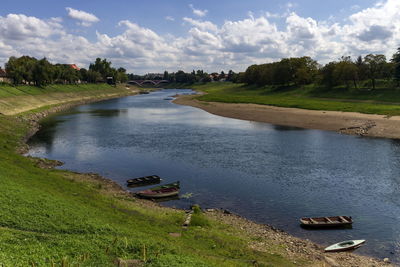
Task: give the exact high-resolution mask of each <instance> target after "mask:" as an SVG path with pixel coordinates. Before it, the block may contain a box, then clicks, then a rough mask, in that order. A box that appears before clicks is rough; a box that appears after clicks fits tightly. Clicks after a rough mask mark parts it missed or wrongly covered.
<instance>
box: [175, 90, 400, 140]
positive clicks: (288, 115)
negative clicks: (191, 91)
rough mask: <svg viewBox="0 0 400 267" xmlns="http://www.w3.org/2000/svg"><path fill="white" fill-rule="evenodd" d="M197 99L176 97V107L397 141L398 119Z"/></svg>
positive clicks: (398, 133) (397, 117)
mask: <svg viewBox="0 0 400 267" xmlns="http://www.w3.org/2000/svg"><path fill="white" fill-rule="evenodd" d="M195 97H196V96H192V95H189V96H179V97H178V98H177V99H175V100H174V103H175V104H179V105H188V106H192V107H197V108H201V109H203V110H205V111H207V112H209V113H212V114H215V115H220V116H224V117H229V118H235V119H242V120H250V121H257V122H266V123H272V124H276V125H283V126H294V127H300V128H307V129H318V130H328V131H335V132H339V133H343V134H352V135H362V136H371V137H384V138H394V139H399V138H400V116H393V117H388V116H383V115H374V114H362V113H356V112H340V111H319V110H306V109H297V108H281V107H274V106H266V105H257V104H231V103H219V102H203V101H198V100H196V99H195Z"/></svg>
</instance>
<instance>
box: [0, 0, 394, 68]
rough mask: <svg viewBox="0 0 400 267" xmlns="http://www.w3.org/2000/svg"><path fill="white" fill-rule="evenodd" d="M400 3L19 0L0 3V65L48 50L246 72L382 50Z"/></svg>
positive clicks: (57, 56) (65, 55) (78, 59)
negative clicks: (288, 60)
mask: <svg viewBox="0 0 400 267" xmlns="http://www.w3.org/2000/svg"><path fill="white" fill-rule="evenodd" d="M398 2H400V1H398V0H383V1H376V0H362V1H361V0H347V1H345V0H336V1H320V0H319V1H317V0H308V1H307V0H298V1H278V0H269V1H266V0H264V1H262V0H253V1H237V0H231V1H225V0H222V1H211V0H204V1H186V0H168V1H165V0H164V1H161V0H157V1H132V0H131V1H128V0H114V1H103V0H96V1H95V0H87V1H78V0H73V1H62V0H61V1H54V0H37V1H31V0H26V1H20V0H14V1H9V0H3V1H2V6H1V9H0V64H4V63H5V62H6V61H7V60H8V58H9V57H10V56H21V55H24V54H27V55H31V56H35V57H47V58H48V59H49V60H50V61H52V62H55V63H56V62H57V63H58V62H60V63H77V64H78V65H80V66H81V67H87V65H88V63H89V62H91V61H93V60H94V59H95V58H96V57H106V58H108V59H110V60H111V61H112V62H113V64H114V65H116V66H123V67H125V68H127V69H128V71H130V72H134V73H145V72H161V71H163V70H165V69H166V70H169V71H176V70H177V69H184V70H186V71H189V70H191V69H204V70H206V71H221V70H225V71H227V70H229V69H233V70H235V71H243V70H244V69H245V68H246V67H247V66H248V65H251V64H254V63H263V62H270V61H274V60H279V59H280V58H282V57H290V56H305V55H306V56H311V57H313V58H314V59H317V60H319V61H320V62H321V63H326V62H329V61H332V60H337V59H338V58H339V57H341V56H343V55H350V56H353V57H355V56H358V55H365V54H367V53H383V54H385V55H387V57H390V56H391V54H392V53H393V52H394V51H395V50H396V48H397V46H399V45H400V29H399V26H397V25H399V24H400V3H398Z"/></svg>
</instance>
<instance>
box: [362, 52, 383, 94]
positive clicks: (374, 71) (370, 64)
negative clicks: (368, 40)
mask: <svg viewBox="0 0 400 267" xmlns="http://www.w3.org/2000/svg"><path fill="white" fill-rule="evenodd" d="M364 62H365V64H366V66H367V71H368V72H367V73H368V78H369V79H371V82H372V89H375V83H376V78H377V77H379V75H380V74H381V72H382V69H383V67H384V65H385V63H386V57H385V56H384V55H378V54H376V55H373V54H369V55H366V56H365V57H364Z"/></svg>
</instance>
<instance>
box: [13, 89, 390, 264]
mask: <svg viewBox="0 0 400 267" xmlns="http://www.w3.org/2000/svg"><path fill="white" fill-rule="evenodd" d="M137 93H138V92H130V93H124V94H121V95H115V94H114V95H112V96H103V97H101V98H93V99H84V100H81V101H73V102H65V103H60V104H57V105H55V106H51V107H41V108H40V111H37V112H35V111H34V110H32V111H29V112H24V113H23V114H17V115H15V116H16V117H18V118H19V119H21V120H22V121H23V122H24V123H26V124H27V126H28V131H27V133H26V135H25V137H24V138H23V140H21V145H20V147H19V148H18V150H17V152H18V153H20V154H24V153H26V152H27V151H28V149H29V146H28V145H27V144H26V142H27V141H28V140H29V138H30V137H32V136H33V135H34V134H35V133H36V132H37V131H38V130H39V128H40V121H41V120H42V119H44V118H46V117H47V116H49V115H52V114H55V113H57V112H62V111H66V110H68V109H70V108H72V107H75V106H79V105H84V104H89V103H94V102H99V101H103V100H108V99H112V98H119V97H124V96H129V95H135V94H137ZM38 160H41V159H38ZM44 161H45V162H46V161H47V160H45V159H44ZM55 165H59V162H54V161H48V162H47V163H45V164H43V165H42V166H41V168H51V167H54V166H55ZM70 173H72V174H77V175H82V176H84V177H85V179H89V180H95V181H97V182H101V183H103V184H104V185H105V187H104V188H106V189H105V191H107V192H105V193H107V194H108V193H109V194H112V195H114V196H117V195H118V196H124V197H129V198H134V197H133V196H132V195H131V193H130V192H129V191H127V190H125V189H124V188H123V187H122V186H120V185H119V184H118V183H116V182H115V181H113V180H111V179H108V178H106V177H103V176H100V175H98V174H95V173H78V172H72V171H70ZM135 200H136V203H138V204H139V205H142V206H146V207H148V208H153V209H154V208H155V209H165V210H171V209H174V208H169V207H164V206H161V205H160V204H158V203H155V202H152V201H148V200H142V199H136V198H135ZM205 214H206V216H207V217H208V218H211V219H214V220H218V221H220V222H222V223H225V224H227V225H231V226H233V227H235V228H237V229H240V230H242V231H244V232H246V233H247V234H248V235H249V236H257V237H258V241H257V242H253V243H252V244H249V245H250V247H252V248H253V249H255V250H257V251H266V250H267V248H268V247H269V246H271V245H272V244H268V242H270V243H271V242H273V243H274V244H273V245H276V244H278V245H284V246H286V251H287V255H283V256H284V257H287V258H289V259H292V260H293V261H294V264H296V261H295V260H298V259H301V260H306V261H308V262H310V265H307V266H391V265H389V264H387V263H385V262H383V261H381V260H379V259H375V258H372V257H369V256H362V255H357V254H351V253H340V254H329V255H326V254H325V253H324V252H323V248H322V247H321V246H319V245H317V244H315V243H313V242H311V241H309V240H303V239H299V238H297V237H294V236H291V235H289V234H287V233H286V232H284V231H282V230H279V229H276V228H274V227H272V226H270V225H267V224H259V223H256V222H253V221H250V220H248V219H246V218H244V217H241V216H239V215H236V214H233V213H231V212H229V211H226V210H219V209H207V210H206V212H205ZM357 264H360V265H357Z"/></svg>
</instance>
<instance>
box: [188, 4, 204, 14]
mask: <svg viewBox="0 0 400 267" xmlns="http://www.w3.org/2000/svg"><path fill="white" fill-rule="evenodd" d="M189 7H190V8H191V9H192V11H193V14H194V15H196V16H198V17H204V16H206V15H207V13H208V10H207V9H204V10H201V9H196V8H194V7H193V5H192V4H190V5H189Z"/></svg>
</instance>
